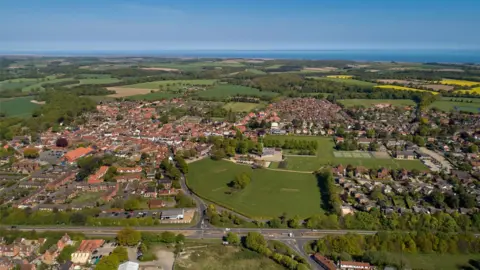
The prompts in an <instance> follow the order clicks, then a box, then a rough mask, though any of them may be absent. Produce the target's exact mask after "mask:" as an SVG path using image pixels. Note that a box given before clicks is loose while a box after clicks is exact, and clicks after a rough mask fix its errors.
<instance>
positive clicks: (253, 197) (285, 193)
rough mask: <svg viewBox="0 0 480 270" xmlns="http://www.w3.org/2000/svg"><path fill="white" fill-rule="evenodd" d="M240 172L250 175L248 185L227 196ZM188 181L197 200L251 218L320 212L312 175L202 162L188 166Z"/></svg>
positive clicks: (226, 163)
mask: <svg viewBox="0 0 480 270" xmlns="http://www.w3.org/2000/svg"><path fill="white" fill-rule="evenodd" d="M242 172H247V173H248V174H249V175H251V178H252V181H251V183H250V184H249V185H248V186H247V187H246V188H245V189H243V190H241V191H236V192H235V191H234V192H232V193H231V194H228V193H229V191H230V188H229V187H228V186H227V184H228V183H229V182H230V181H232V180H233V179H234V177H235V176H236V175H237V174H239V173H242ZM187 181H188V185H189V187H190V188H191V189H192V190H193V191H194V192H196V193H197V194H199V195H200V196H202V197H204V198H206V199H208V200H210V201H213V202H216V203H218V204H220V205H223V206H225V207H228V208H231V209H233V210H235V211H237V212H239V213H242V214H244V215H247V216H250V217H255V218H271V217H276V216H280V215H281V214H282V213H283V212H286V213H288V214H289V215H299V216H300V217H304V218H305V217H309V216H311V215H313V214H316V213H320V212H322V211H323V210H322V208H321V200H320V191H319V188H318V186H317V181H316V179H315V176H314V175H312V174H301V173H286V172H279V171H271V170H267V169H256V170H252V169H251V167H250V166H245V165H237V164H234V163H231V162H229V161H213V160H210V159H204V160H201V161H197V162H194V163H191V164H190V166H189V173H188V179H187Z"/></svg>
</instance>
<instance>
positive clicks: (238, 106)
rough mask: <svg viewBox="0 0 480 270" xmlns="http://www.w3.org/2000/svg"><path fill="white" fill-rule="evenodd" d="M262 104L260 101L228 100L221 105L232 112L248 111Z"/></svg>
mask: <svg viewBox="0 0 480 270" xmlns="http://www.w3.org/2000/svg"><path fill="white" fill-rule="evenodd" d="M262 106H263V104H261V103H246V102H229V103H227V104H225V105H223V108H224V109H225V110H232V111H234V112H250V111H253V110H255V109H256V108H260V107H262Z"/></svg>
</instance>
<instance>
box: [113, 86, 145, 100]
mask: <svg viewBox="0 0 480 270" xmlns="http://www.w3.org/2000/svg"><path fill="white" fill-rule="evenodd" d="M107 89H108V90H112V91H115V94H111V95H108V97H113V98H119V97H129V96H136V95H145V94H149V93H150V91H151V90H150V89H147V88H125V87H107Z"/></svg>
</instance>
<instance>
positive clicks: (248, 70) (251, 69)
mask: <svg viewBox="0 0 480 270" xmlns="http://www.w3.org/2000/svg"><path fill="white" fill-rule="evenodd" d="M245 71H246V72H250V73H253V74H258V75H263V74H267V73H266V72H265V71H263V70H259V69H255V68H249V69H246V70H245Z"/></svg>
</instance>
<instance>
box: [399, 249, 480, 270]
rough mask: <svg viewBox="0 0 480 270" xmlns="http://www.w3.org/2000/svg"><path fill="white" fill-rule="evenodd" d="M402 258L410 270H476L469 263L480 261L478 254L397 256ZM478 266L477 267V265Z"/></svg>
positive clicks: (405, 254) (406, 254)
mask: <svg viewBox="0 0 480 270" xmlns="http://www.w3.org/2000/svg"><path fill="white" fill-rule="evenodd" d="M397 256H398V257H402V256H403V257H404V259H406V261H407V262H408V264H409V266H410V267H411V268H412V269H424V270H439V269H441V270H458V269H478V268H477V267H472V265H471V264H470V263H471V261H478V260H480V255H479V254H441V255H439V254H408V253H404V254H397ZM477 266H478V265H477Z"/></svg>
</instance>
